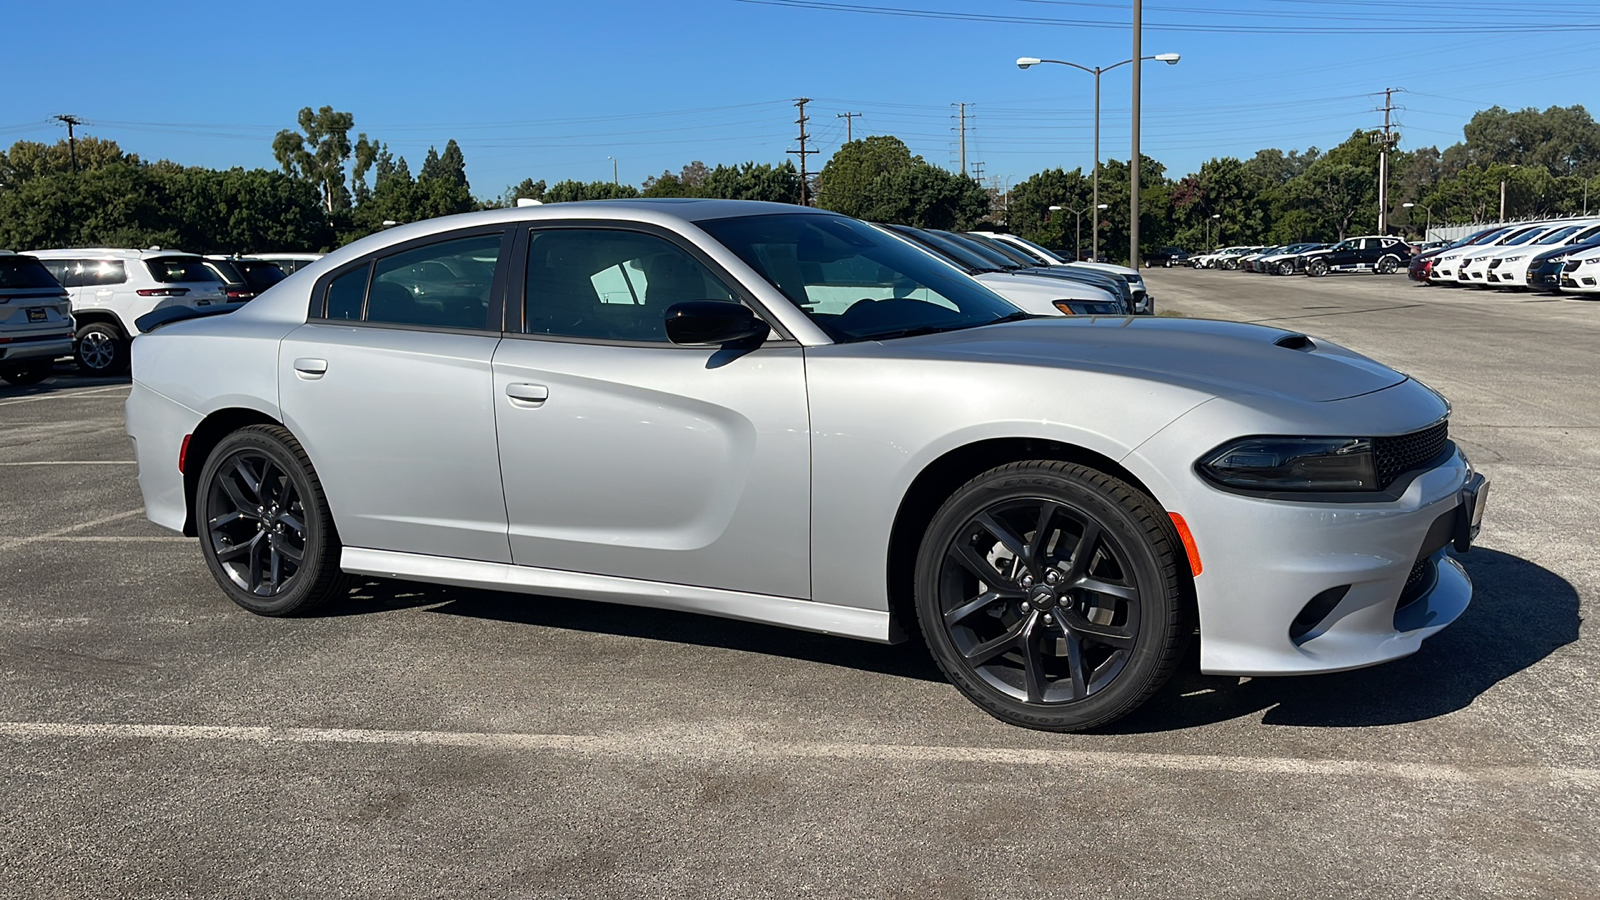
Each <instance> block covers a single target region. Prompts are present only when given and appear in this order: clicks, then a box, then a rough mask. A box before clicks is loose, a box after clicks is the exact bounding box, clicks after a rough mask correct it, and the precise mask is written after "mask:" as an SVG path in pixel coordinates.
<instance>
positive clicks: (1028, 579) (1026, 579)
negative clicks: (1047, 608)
mask: <svg viewBox="0 0 1600 900" xmlns="http://www.w3.org/2000/svg"><path fill="white" fill-rule="evenodd" d="M1022 586H1023V587H1033V576H1032V575H1024V576H1022Z"/></svg>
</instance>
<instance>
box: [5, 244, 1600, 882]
mask: <svg viewBox="0 0 1600 900" xmlns="http://www.w3.org/2000/svg"><path fill="white" fill-rule="evenodd" d="M1148 281H1149V283H1150V289H1151V292H1152V294H1153V295H1154V296H1155V298H1156V302H1157V305H1158V307H1159V308H1161V309H1163V310H1169V311H1175V312H1178V313H1181V314H1185V315H1190V316H1204V317H1214V318H1228V319H1237V320H1243V321H1256V322H1262V323H1264V324H1270V325H1274V326H1278V327H1283V328H1288V329H1292V330H1297V331H1303V332H1305V333H1307V334H1309V335H1311V336H1313V337H1317V338H1325V339H1331V340H1334V341H1337V342H1340V343H1343V344H1345V345H1346V346H1349V347H1352V348H1354V349H1356V350H1358V351H1361V352H1363V353H1366V354H1368V355H1370V356H1372V357H1374V358H1376V359H1379V360H1381V361H1383V362H1385V363H1388V364H1390V365H1393V366H1395V367H1397V368H1399V369H1401V370H1403V371H1406V372H1408V373H1410V374H1412V375H1414V376H1416V377H1418V378H1420V379H1422V380H1423V381H1425V382H1427V383H1428V384H1430V385H1432V386H1433V387H1435V388H1437V389H1439V390H1440V391H1442V392H1443V393H1444V394H1445V395H1446V396H1447V397H1449V399H1450V400H1451V401H1452V402H1453V404H1454V416H1453V420H1452V426H1451V427H1452V437H1453V438H1454V439H1455V440H1456V441H1457V442H1458V443H1459V444H1460V445H1461V446H1462V447H1463V448H1464V449H1465V450H1466V451H1467V453H1468V454H1469V456H1470V457H1471V458H1472V460H1473V462H1474V463H1475V464H1476V465H1477V466H1478V467H1479V468H1480V469H1482V470H1483V471H1485V472H1486V473H1487V474H1488V475H1489V476H1490V478H1491V479H1493V482H1494V487H1493V493H1492V496H1491V500H1490V507H1489V511H1488V517H1487V521H1486V523H1485V526H1484V529H1483V534H1482V536H1481V538H1480V542H1479V546H1478V547H1477V548H1476V549H1474V550H1473V551H1472V552H1471V553H1470V554H1467V555H1466V556H1464V557H1463V563H1464V564H1465V565H1466V567H1467V569H1468V571H1469V572H1470V573H1471V575H1472V577H1473V579H1474V582H1475V584H1476V588H1477V593H1476V596H1475V598H1474V602H1473V605H1472V607H1471V608H1470V609H1469V610H1468V611H1467V612H1466V613H1465V615H1464V616H1463V618H1462V619H1461V620H1460V621H1459V622H1457V623H1456V624H1454V625H1453V626H1452V627H1450V628H1449V629H1446V630H1445V631H1444V632H1442V633H1441V634H1439V635H1438V636H1436V637H1434V638H1432V639H1431V640H1429V641H1428V642H1426V643H1425V644H1424V645H1423V649H1422V651H1421V652H1420V653H1418V654H1417V655H1415V656H1412V657H1410V658H1407V659H1404V660H1400V661H1397V662H1394V663H1391V664H1388V665H1385V666H1380V667H1377V668H1373V669H1367V670H1362V671H1359V672H1350V673H1342V674H1337V675H1324V676H1314V677H1301V678H1254V679H1239V678H1217V677H1206V676H1201V675H1199V674H1198V673H1197V672H1196V671H1195V670H1194V663H1195V662H1196V660H1197V656H1195V655H1192V656H1191V659H1190V664H1189V666H1188V667H1187V669H1186V671H1185V672H1183V673H1182V674H1180V676H1179V677H1177V678H1176V679H1175V680H1174V681H1173V683H1172V684H1171V685H1169V686H1168V688H1166V689H1165V690H1164V691H1163V692H1162V693H1161V694H1159V695H1158V696H1157V697H1156V698H1155V700H1154V701H1153V702H1152V703H1151V704H1150V705H1149V706H1148V707H1146V708H1144V709H1143V710H1141V711H1139V712H1138V713H1136V714H1135V715H1134V716H1132V717H1130V718H1128V719H1126V720H1123V721H1122V722H1120V723H1118V724H1116V725H1115V726H1113V727H1111V728H1110V729H1107V730H1106V731H1104V732H1101V733H1097V734H1087V735H1050V734H1041V733H1036V732H1030V731H1025V730H1019V729H1015V728H1011V727H1008V726H1005V725H1001V724H1000V723H998V722H995V721H993V720H991V719H990V718H988V717H987V716H985V715H983V714H982V713H981V712H980V711H979V710H978V709H977V708H976V707H975V706H973V705H971V704H970V703H968V702H967V701H965V700H964V699H962V698H961V697H960V696H959V695H958V694H957V693H956V692H955V690H954V689H953V688H952V687H951V686H950V685H949V684H947V683H946V682H945V681H944V680H943V679H942V678H941V677H940V675H939V673H938V671H937V669H935V668H934V666H933V665H932V663H931V662H930V661H929V660H928V658H927V657H926V654H925V653H923V652H922V651H920V650H919V649H918V648H916V647H913V646H898V647H883V646H878V645H874V644H868V643H859V642H854V641H848V640H844V639H835V638H830V637H825V636H820V635H812V634H805V633H798V632H790V631H786V630H782V629H778V628H772V627H767V626H761V625H753V624H746V623H738V622H730V621H724V620H719V619H713V618H707V617H701V616H694V615H687V614H677V613H669V612H657V611H651V610H644V609H636V608H629V607H621V606H607V605H602V604H595V603H584V602H578V601H569V600H557V599H548V598H534V597H524V596H517V595H502V594H495V593H490V592H484V591H469V590H461V589H456V588H444V587H433V586H417V585H408V584H402V583H395V582H371V583H369V584H367V585H365V586H363V587H362V588H361V589H360V590H359V591H357V592H356V594H355V595H353V596H352V597H351V598H350V599H349V600H348V601H346V602H344V603H341V604H339V605H337V606H335V607H333V608H330V609H328V610H326V612H325V613H324V614H322V615H319V616H316V617H311V618H303V619H292V620H268V619H261V618H257V617H253V616H251V615H248V614H247V613H245V612H243V611H242V610H239V609H238V608H236V607H235V606H233V605H232V604H231V603H229V602H228V601H227V600H226V599H225V598H224V597H223V595H222V594H221V592H220V591H219V590H218V589H217V588H216V586H215V584H214V583H213V582H212V580H211V577H210V575H209V574H208V573H207V571H206V569H205V567H204V564H203V563H202V561H201V559H200V556H199V552H198V549H197V547H196V545H195V543H194V542H193V541H191V540H185V539H182V538H178V537H175V536H173V535H171V534H169V533H167V532H164V531H162V530H160V529H158V528H156V527H154V526H152V525H150V524H148V523H147V522H145V521H144V519H143V514H142V510H141V503H140V498H139V492H138V488H137V485H136V483H135V481H134V477H135V468H134V466H133V464H132V463H131V460H132V448H131V446H130V443H129V441H128V439H127V437H126V436H125V435H124V434H123V424H122V401H123V399H124V398H125V397H126V395H127V390H128V389H127V385H126V382H125V381H123V382H114V381H112V382H108V381H89V380H85V379H80V378H78V377H76V376H75V375H73V374H72V373H71V372H70V371H69V370H67V369H65V368H63V369H62V371H61V372H59V373H58V375H57V376H56V377H55V378H53V379H51V380H49V381H47V382H46V383H45V384H43V385H40V386H38V387H34V388H27V389H18V388H11V387H0V897H6V898H10V897H109V896H117V897H150V896H204V897H318V898H321V897H345V896H348V897H403V898H410V897H514V898H534V897H538V898H566V897H608V898H609V897H615V898H638V897H667V896H671V897H681V898H697V897H774V898H786V897H802V896H806V897H824V898H834V897H885V898H919V900H920V898H969V897H986V898H987V897H993V898H1020V897H1078V896H1093V897H1129V898H1135V897H1136V898H1166V897H1172V898H1195V897H1230V898H1233V897H1240V898H1257V897H1259V898H1268V897H1296V898H1298V897H1332V896H1355V897H1385V898H1387V897H1402V896H1403V897H1439V898H1457V897H1600V687H1597V685H1600V647H1597V641H1596V638H1595V637H1594V634H1593V629H1592V628H1587V629H1586V628H1585V627H1584V622H1583V619H1584V609H1585V607H1586V606H1587V605H1589V604H1591V603H1593V602H1595V601H1596V599H1597V598H1600V541H1597V539H1596V538H1597V528H1596V525H1595V523H1596V521H1597V520H1600V403H1597V402H1596V401H1595V399H1594V393H1595V392H1594V385H1595V383H1596V382H1597V381H1600V365H1597V362H1600V349H1597V348H1600V303H1596V302H1585V301H1580V300H1571V299H1561V298H1552V297H1543V296H1537V297H1536V296H1532V295H1520V296H1511V297H1508V296H1503V295H1498V294H1490V293H1484V292H1474V291H1469V290H1448V289H1438V288H1425V287H1420V286H1415V285H1412V284H1411V283H1409V282H1407V281H1406V280H1405V279H1404V278H1403V277H1400V276H1391V277H1380V276H1368V275H1357V276H1332V277H1328V278H1323V279H1307V278H1303V277H1293V278H1279V277H1270V276H1257V275H1251V274H1246V273H1237V272H1196V271H1189V270H1153V271H1151V272H1150V274H1149V278H1148Z"/></svg>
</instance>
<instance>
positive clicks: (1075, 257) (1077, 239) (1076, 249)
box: [1050, 206, 1084, 262]
mask: <svg viewBox="0 0 1600 900" xmlns="http://www.w3.org/2000/svg"><path fill="white" fill-rule="evenodd" d="M1062 210H1065V211H1067V212H1069V213H1072V214H1073V215H1075V216H1077V217H1078V223H1077V225H1075V226H1074V227H1073V232H1072V261H1073V262H1078V261H1079V260H1081V259H1083V213H1084V210H1082V209H1073V208H1072V207H1070V206H1052V207H1050V211H1051V212H1060V211H1062Z"/></svg>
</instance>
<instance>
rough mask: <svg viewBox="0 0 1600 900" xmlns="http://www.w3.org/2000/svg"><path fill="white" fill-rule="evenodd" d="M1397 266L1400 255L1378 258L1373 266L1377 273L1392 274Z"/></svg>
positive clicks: (1398, 265) (1398, 266)
mask: <svg viewBox="0 0 1600 900" xmlns="http://www.w3.org/2000/svg"><path fill="white" fill-rule="evenodd" d="M1398 268H1400V257H1398V256H1385V257H1383V258H1382V259H1380V260H1378V264H1377V265H1376V266H1374V269H1376V271H1377V273H1378V274H1379V275H1393V274H1394V272H1395V270H1396V269H1398Z"/></svg>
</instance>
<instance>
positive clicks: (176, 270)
mask: <svg viewBox="0 0 1600 900" xmlns="http://www.w3.org/2000/svg"><path fill="white" fill-rule="evenodd" d="M144 264H145V265H146V266H149V267H150V277H151V278H154V279H155V280H157V281H160V282H162V283H164V284H175V283H179V282H185V281H220V280H221V279H220V278H218V277H217V274H216V273H215V272H213V271H211V270H210V269H208V268H206V266H205V263H203V262H201V261H200V260H198V259H194V258H191V257H183V256H159V257H156V258H155V259H147V260H145V261H144Z"/></svg>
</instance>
